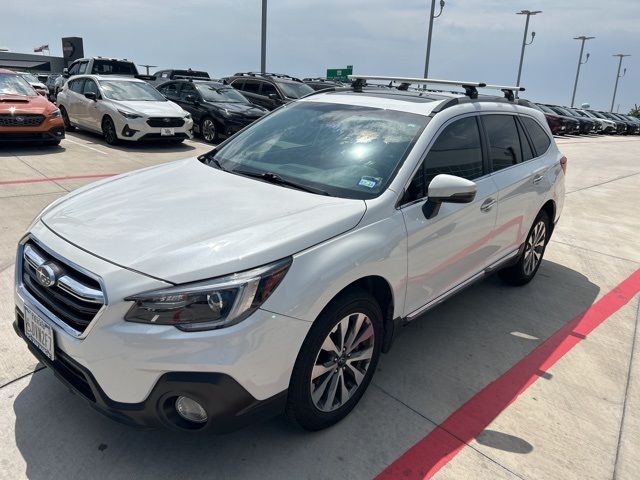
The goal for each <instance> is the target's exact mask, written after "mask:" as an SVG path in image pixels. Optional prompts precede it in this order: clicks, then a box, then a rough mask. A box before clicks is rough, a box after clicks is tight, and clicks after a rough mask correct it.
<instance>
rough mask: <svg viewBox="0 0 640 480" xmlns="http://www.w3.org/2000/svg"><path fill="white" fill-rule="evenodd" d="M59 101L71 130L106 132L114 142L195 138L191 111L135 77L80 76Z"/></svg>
mask: <svg viewBox="0 0 640 480" xmlns="http://www.w3.org/2000/svg"><path fill="white" fill-rule="evenodd" d="M57 104H58V107H59V108H60V113H61V114H62V118H63V119H64V125H65V128H66V129H67V130H70V129H73V128H76V127H77V128H81V129H83V130H89V131H93V132H97V133H102V135H103V136H104V139H105V141H106V142H107V143H108V144H110V145H113V144H115V143H117V142H118V141H119V140H131V141H137V140H167V141H169V142H172V143H180V142H182V141H184V140H185V139H186V138H192V137H193V120H192V119H191V114H190V113H188V112H186V111H184V110H183V109H182V108H181V107H180V106H179V105H178V104H176V103H174V102H172V101H170V100H167V99H166V98H165V97H164V96H163V95H162V94H161V93H160V92H158V91H157V90H156V89H155V88H153V87H152V86H151V85H149V84H148V83H147V82H145V81H143V80H138V79H135V78H130V77H115V76H106V77H101V76H98V75H77V76H75V77H73V78H71V79H69V80H68V81H67V82H66V83H65V85H64V86H63V87H62V90H60V92H59V93H58V97H57Z"/></svg>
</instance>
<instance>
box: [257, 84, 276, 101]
mask: <svg viewBox="0 0 640 480" xmlns="http://www.w3.org/2000/svg"><path fill="white" fill-rule="evenodd" d="M260 93H261V94H262V95H265V96H267V95H271V94H272V93H273V94H275V95H278V91H277V90H276V87H275V85H272V84H271V83H267V82H263V84H262V90H261V91H260ZM279 96H280V95H278V97H279Z"/></svg>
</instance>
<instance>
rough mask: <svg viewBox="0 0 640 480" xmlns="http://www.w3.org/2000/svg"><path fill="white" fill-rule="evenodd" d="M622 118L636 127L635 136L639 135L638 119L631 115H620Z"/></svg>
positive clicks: (639, 121) (639, 124)
mask: <svg viewBox="0 0 640 480" xmlns="http://www.w3.org/2000/svg"><path fill="white" fill-rule="evenodd" d="M620 115H622V114H620ZM622 116H623V117H624V118H626V119H627V120H629V121H630V122H632V123H634V124H635V125H636V131H635V134H636V135H640V118H638V117H634V116H633V115H622Z"/></svg>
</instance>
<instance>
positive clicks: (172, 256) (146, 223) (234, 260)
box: [42, 158, 366, 283]
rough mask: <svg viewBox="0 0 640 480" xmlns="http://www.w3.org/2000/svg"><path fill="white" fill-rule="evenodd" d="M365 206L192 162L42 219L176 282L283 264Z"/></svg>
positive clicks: (115, 186) (96, 190)
mask: <svg viewBox="0 0 640 480" xmlns="http://www.w3.org/2000/svg"><path fill="white" fill-rule="evenodd" d="M365 210H366V205H365V202H364V201H363V200H349V199H341V198H336V197H328V196H323V195H315V194H312V193H307V192H303V191H300V190H293V189H290V188H286V187H282V186H279V185H273V184H270V183H266V182H262V181H259V180H255V179H251V178H246V177H242V176H239V175H234V174H232V173H228V172H224V171H221V170H217V169H215V168H212V167H208V166H206V165H204V164H202V163H201V162H199V161H198V160H197V159H196V158H192V159H188V160H182V161H178V162H172V163H168V164H164V165H160V166H158V167H153V168H151V169H146V170H142V171H138V172H133V173H130V174H125V175H123V176H121V177H119V178H116V179H113V180H111V181H108V182H105V183H102V184H100V185H99V186H96V187H93V188H91V187H89V188H87V189H86V190H84V191H82V192H80V193H77V194H75V195H74V194H71V195H70V196H69V197H68V198H67V199H66V200H64V201H62V202H60V203H59V204H57V205H55V206H54V207H52V208H51V209H50V210H49V211H47V212H46V213H45V214H44V215H43V217H42V221H43V222H44V224H45V225H47V227H49V228H50V229H51V230H53V231H54V232H55V233H57V234H58V235H59V236H61V237H62V238H64V239H66V240H67V241H69V242H71V243H73V244H74V245H77V246H79V247H80V248H82V249H84V250H87V251H89V252H91V253H93V254H95V255H97V256H99V257H102V258H104V259H106V260H109V261H111V262H113V263H116V264H118V265H121V266H123V267H127V268H130V269H133V270H137V271H139V272H142V273H145V274H147V275H151V276H153V277H157V278H160V279H163V280H167V281H169V282H173V283H184V282H190V281H196V280H202V279H206V278H212V277H217V276H221V275H227V274H231V273H235V272H239V271H242V270H247V269H250V268H254V267H257V266H260V265H264V264H266V263H269V262H272V261H275V260H279V259H281V258H285V257H287V256H289V255H292V254H294V253H297V252H299V251H301V250H304V249H306V248H309V247H311V246H313V245H316V244H318V243H320V242H323V241H325V240H327V239H329V238H331V237H334V236H336V235H340V234H341V233H344V232H346V231H348V230H350V229H352V228H353V227H355V226H356V225H357V224H358V222H359V221H360V219H361V218H362V216H363V215H364V212H365Z"/></svg>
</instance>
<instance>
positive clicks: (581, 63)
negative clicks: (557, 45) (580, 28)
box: [571, 35, 596, 108]
mask: <svg viewBox="0 0 640 480" xmlns="http://www.w3.org/2000/svg"><path fill="white" fill-rule="evenodd" d="M592 38H596V37H585V36H584V35H581V36H579V37H573V39H574V40H581V42H580V56H579V57H578V70H577V71H576V81H575V82H574V83H573V94H572V95H571V108H573V102H575V99H576V89H577V88H578V77H579V76H580V66H582V65H584V64H585V63H587V62H588V61H589V54H588V53H587V58H586V59H585V61H584V62H583V61H582V52H583V51H584V42H585V41H586V40H591V39H592Z"/></svg>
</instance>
